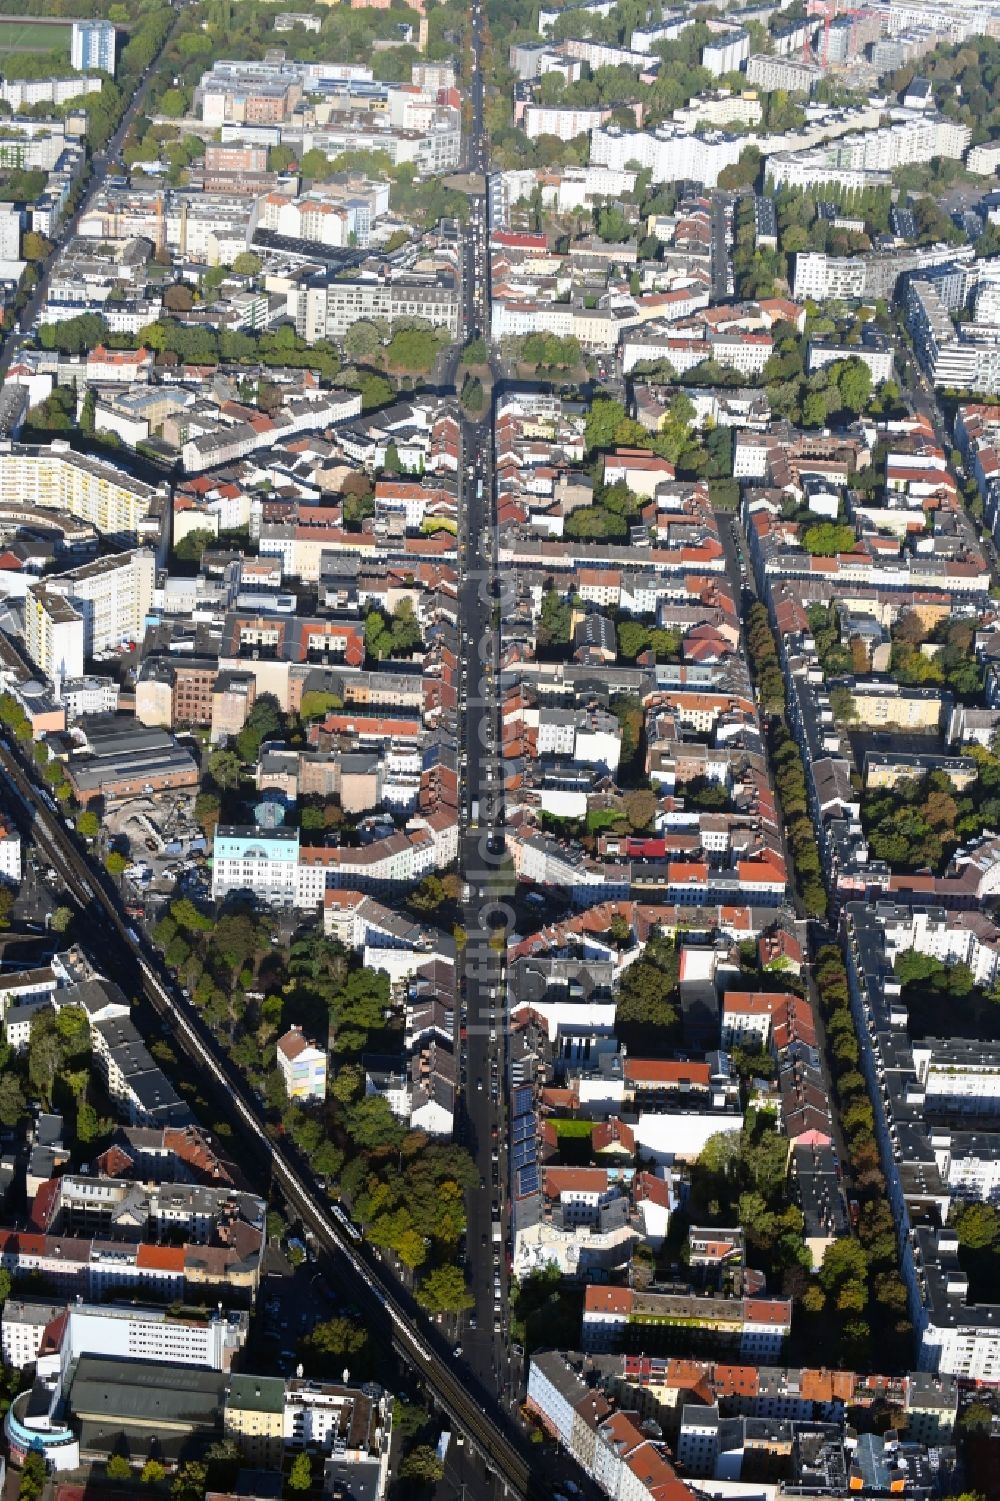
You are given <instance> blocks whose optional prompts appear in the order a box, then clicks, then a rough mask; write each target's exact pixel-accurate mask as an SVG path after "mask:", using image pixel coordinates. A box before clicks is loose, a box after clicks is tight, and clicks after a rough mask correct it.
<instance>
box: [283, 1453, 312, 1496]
mask: <svg viewBox="0 0 1000 1501" xmlns="http://www.w3.org/2000/svg"><path fill="white" fill-rule="evenodd" d="M311 1488H312V1463H311V1461H310V1459H309V1455H308V1454H296V1456H295V1458H294V1459H293V1460H292V1467H291V1469H290V1470H289V1472H288V1489H289V1490H290V1491H308V1490H310V1489H311Z"/></svg>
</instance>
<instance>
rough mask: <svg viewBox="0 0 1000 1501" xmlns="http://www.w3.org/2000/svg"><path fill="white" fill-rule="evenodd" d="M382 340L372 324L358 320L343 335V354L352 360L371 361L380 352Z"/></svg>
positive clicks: (361, 319) (362, 319)
mask: <svg viewBox="0 0 1000 1501" xmlns="http://www.w3.org/2000/svg"><path fill="white" fill-rule="evenodd" d="M381 349H382V340H381V339H380V338H379V334H378V329H377V328H376V327H375V325H374V323H369V322H367V321H366V320H365V319H364V318H360V319H359V320H358V322H357V323H352V324H351V326H350V328H349V329H348V330H347V333H346V334H345V335H344V353H345V354H346V355H347V356H348V358H349V359H352V360H373V359H375V357H376V356H377V355H378V354H379V353H380V352H381Z"/></svg>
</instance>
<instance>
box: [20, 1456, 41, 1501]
mask: <svg viewBox="0 0 1000 1501" xmlns="http://www.w3.org/2000/svg"><path fill="white" fill-rule="evenodd" d="M46 1478H47V1475H46V1468H45V1460H44V1459H43V1458H42V1456H41V1454H39V1453H38V1451H37V1449H32V1450H30V1452H29V1453H28V1454H27V1455H26V1456H25V1460H24V1464H23V1465H22V1466H21V1483H20V1487H19V1489H18V1501H39V1497H40V1496H41V1494H42V1491H43V1490H44V1489H45V1483H46Z"/></svg>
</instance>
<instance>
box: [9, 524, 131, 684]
mask: <svg viewBox="0 0 1000 1501" xmlns="http://www.w3.org/2000/svg"><path fill="white" fill-rule="evenodd" d="M155 582H156V558H155V555H154V554H153V553H152V552H151V551H150V550H149V549H147V548H137V549H136V550H135V551H133V552H128V553H115V554H114V555H113V556H111V557H106V558H97V559H95V560H94V561H93V562H91V563H84V564H82V565H81V567H79V568H74V569H72V570H71V571H70V572H69V573H61V574H55V575H53V576H52V577H50V578H46V579H44V580H43V581H42V582H41V583H38V584H36V585H34V587H33V588H31V589H29V590H28V593H27V596H26V598H25V606H24V644H25V648H26V650H27V652H28V655H29V656H30V657H31V660H32V661H33V662H34V663H35V664H36V665H37V667H38V668H39V670H40V671H41V672H43V673H44V674H45V676H46V677H48V678H50V679H55V678H59V679H62V678H67V677H68V678H80V677H82V676H83V672H84V662H85V660H86V658H88V657H94V656H97V655H98V654H99V653H101V652H107V651H113V650H115V649H116V648H117V647H120V646H123V645H134V644H135V643H136V642H137V641H141V640H142V636H143V632H144V630H145V628H146V617H147V615H148V614H149V611H150V609H151V607H152V603H153V589H154V586H155Z"/></svg>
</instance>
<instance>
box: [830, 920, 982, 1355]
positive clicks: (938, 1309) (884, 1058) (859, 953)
mask: <svg viewBox="0 0 1000 1501" xmlns="http://www.w3.org/2000/svg"><path fill="white" fill-rule="evenodd" d="M885 915H886V917H887V918H888V920H889V927H890V931H891V930H892V929H893V928H895V929H896V938H897V939H898V938H899V937H900V936H902V935H901V934H900V933H899V931H898V919H897V915H896V909H887V910H886V912H885ZM841 925H842V932H843V937H844V946H845V953H846V956H847V970H848V981H849V990H850V1000H851V1011H852V1014H853V1016H854V1021H855V1029H856V1035H857V1037H858V1040H859V1043H860V1045H861V1067H862V1070H863V1072H864V1075H865V1078H866V1081H867V1083H868V1092H869V1097H870V1099H871V1101H872V1104H873V1106H874V1111H875V1137H876V1141H877V1143H878V1147H879V1154H880V1158H881V1162H882V1169H883V1172H884V1174H885V1178H886V1184H887V1191H888V1199H889V1203H890V1206H891V1207H892V1211H893V1218H894V1220H895V1222H896V1226H897V1237H898V1241H899V1249H900V1261H901V1267H902V1272H903V1278H904V1280H905V1282H906V1284H907V1290H908V1293H909V1302H910V1317H911V1319H912V1320H913V1323H914V1327H915V1328H916V1330H917V1331H918V1336H919V1341H920V1345H919V1348H920V1365H921V1368H922V1369H924V1370H928V1371H933V1372H938V1373H940V1374H941V1375H946V1376H947V1375H951V1376H956V1377H960V1378H963V1379H966V1380H970V1381H981V1382H983V1383H986V1384H991V1385H995V1384H998V1383H1000V1328H998V1327H997V1323H996V1313H997V1309H996V1306H995V1305H992V1304H990V1305H983V1304H974V1303H971V1302H970V1301H969V1296H968V1293H969V1283H968V1278H967V1277H966V1275H965V1273H964V1272H963V1271H962V1270H961V1268H960V1266H959V1262H958V1241H957V1238H956V1236H955V1234H954V1232H953V1231H952V1230H934V1229H927V1228H923V1226H924V1225H925V1224H926V1223H927V1219H928V1215H927V1211H928V1208H929V1207H930V1208H932V1209H933V1212H934V1216H935V1217H936V1218H937V1219H938V1221H939V1222H940V1223H942V1224H944V1223H946V1221H947V1218H948V1210H949V1207H950V1202H951V1188H950V1186H949V1181H950V1180H957V1182H958V1183H959V1185H960V1186H961V1185H962V1180H963V1178H965V1176H966V1175H965V1174H964V1172H963V1170H962V1168H961V1166H960V1165H957V1166H955V1167H953V1165H952V1162H951V1160H950V1152H951V1146H952V1143H953V1142H954V1143H955V1145H956V1147H957V1153H956V1157H957V1163H958V1164H961V1161H962V1151H963V1148H965V1149H967V1150H968V1149H970V1148H971V1150H970V1151H969V1157H970V1163H975V1161H976V1160H977V1159H976V1151H977V1149H976V1147H975V1145H974V1143H973V1142H971V1141H970V1140H969V1136H968V1134H967V1133H966V1132H965V1130H964V1123H963V1121H962V1117H963V1115H964V1114H965V1113H966V1104H967V1102H969V1101H971V1100H975V1101H976V1108H977V1111H978V1110H982V1109H986V1110H987V1111H988V1113H990V1114H993V1113H994V1112H995V1110H996V1107H997V1102H998V1101H1000V1066H998V1060H997V1058H996V1056H995V1055H996V1048H995V1045H993V1046H990V1047H987V1046H986V1045H974V1046H976V1047H979V1048H980V1051H979V1053H978V1054H972V1053H969V1052H968V1051H967V1049H968V1048H969V1046H970V1045H969V1044H968V1043H965V1042H964V1041H961V1040H959V1041H954V1040H951V1039H948V1038H943V1039H941V1040H936V1041H934V1042H933V1043H932V1044H928V1043H924V1044H921V1049H922V1050H921V1062H920V1067H921V1069H922V1072H923V1080H922V1081H921V1079H919V1078H918V1077H917V1060H916V1056H915V1051H914V1045H913V1044H911V1042H910V1039H909V1037H908V1036H907V1032H906V1027H905V1024H904V1023H903V1019H902V1017H900V1016H899V1014H898V1013H899V1001H900V994H901V987H900V985H899V982H898V980H897V979H896V978H895V976H894V975H893V973H892V971H891V969H890V963H891V954H892V948H891V947H889V946H887V943H886V930H885V928H884V926H883V909H881V908H877V907H870V906H865V905H864V904H863V903H861V902H850V903H848V904H847V905H846V906H845V908H844V911H843V916H842V919H841ZM924 931H928V932H929V931H931V930H930V929H928V928H925V929H924ZM912 932H913V933H914V934H915V936H917V937H918V938H919V936H920V932H921V928H920V926H919V925H917V926H915V927H914V928H913V929H912ZM940 942H941V940H940V937H937V938H935V939H934V943H935V944H936V946H940ZM987 1054H990V1055H992V1059H993V1061H992V1065H991V1064H990V1063H989V1061H988V1060H987V1057H986V1055H987ZM936 1058H937V1059H940V1060H941V1062H942V1065H943V1067H944V1069H945V1070H946V1069H947V1068H948V1067H949V1066H950V1062H954V1064H955V1067H956V1069H957V1070H958V1072H957V1073H956V1075H955V1076H954V1078H955V1083H954V1085H952V1084H951V1083H950V1082H949V1076H948V1075H947V1073H946V1072H944V1073H939V1071H938V1070H937V1068H936V1067H935V1063H934V1060H935V1059H936ZM949 1060H950V1061H949ZM928 1086H930V1089H928ZM939 1086H940V1087H939ZM956 1123H957V1125H958V1127H959V1129H958V1130H956V1131H955V1132H954V1133H952V1126H953V1124H956ZM989 1155H990V1154H989V1152H988V1151H986V1150H980V1152H979V1159H978V1160H979V1161H983V1159H984V1158H985V1157H988V1156H989ZM976 1181H977V1175H976V1173H975V1172H974V1171H973V1172H970V1173H969V1175H968V1178H967V1181H966V1186H967V1187H974V1185H975V1184H976Z"/></svg>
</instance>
